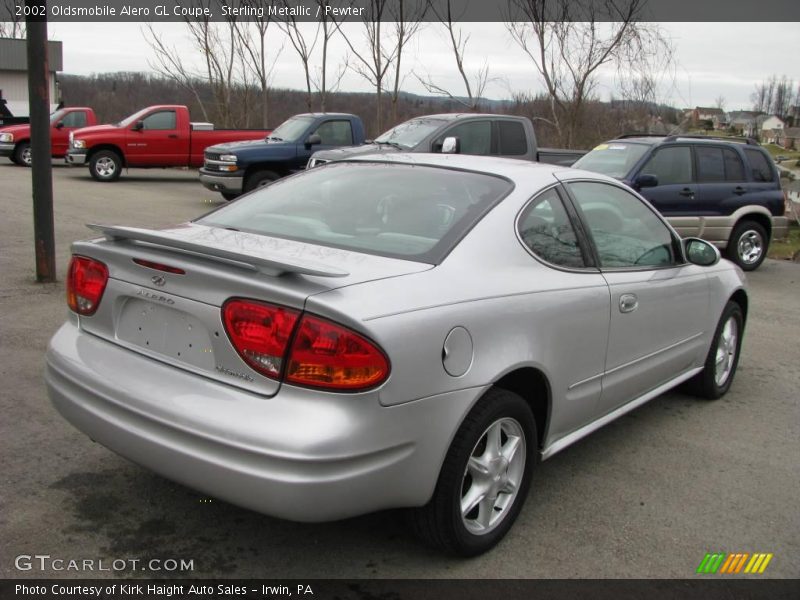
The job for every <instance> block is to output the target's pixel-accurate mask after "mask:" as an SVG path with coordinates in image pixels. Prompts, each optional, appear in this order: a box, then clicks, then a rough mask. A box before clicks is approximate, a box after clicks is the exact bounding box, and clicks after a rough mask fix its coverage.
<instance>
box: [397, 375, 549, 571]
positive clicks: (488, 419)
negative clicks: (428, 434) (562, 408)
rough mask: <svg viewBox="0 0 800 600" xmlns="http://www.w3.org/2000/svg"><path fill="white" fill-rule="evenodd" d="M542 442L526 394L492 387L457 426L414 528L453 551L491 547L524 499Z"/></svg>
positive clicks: (416, 513)
mask: <svg viewBox="0 0 800 600" xmlns="http://www.w3.org/2000/svg"><path fill="white" fill-rule="evenodd" d="M537 448H538V445H537V439H536V423H535V421H534V418H533V414H532V412H531V409H530V407H529V406H528V404H527V403H526V402H525V400H523V399H522V398H521V397H520V396H518V395H517V394H515V393H513V392H509V391H507V390H503V389H499V388H495V389H491V390H489V391H488V392H487V393H486V394H485V395H484V397H483V398H481V399H480V400H479V401H478V403H477V404H476V405H475V407H474V408H473V409H472V410H471V411H470V413H469V414H468V415H467V417H466V418H465V419H464V422H463V423H462V425H461V427H460V428H459V430H458V431H457V432H456V435H455V437H454V438H453V441H452V443H451V444H450V448H449V450H448V451H447V455H446V457H445V460H444V464H443V465H442V470H441V472H440V474H439V480H438V481H437V483H436V489H435V491H434V493H433V498H431V500H430V502H428V504H427V505H425V506H423V507H422V508H418V509H414V510H413V511H412V512H411V513H410V514H409V517H410V522H411V527H412V529H413V530H414V532H415V533H416V534H417V535H418V536H419V537H420V538H422V539H423V541H425V542H427V543H428V544H430V545H432V546H435V547H438V548H439V549H441V550H444V551H446V552H449V553H452V554H457V555H461V556H475V555H477V554H481V553H483V552H486V551H487V550H489V549H491V548H492V547H494V546H495V545H496V544H497V543H498V542H499V541H500V540H501V539H503V537H504V536H505V535H506V533H508V531H509V529H511V526H512V525H513V524H514V521H515V520H516V518H517V516H518V515H519V512H520V510H521V509H522V505H523V504H524V503H525V498H526V496H527V495H528V489H529V487H530V482H531V475H532V472H533V468H534V464H535V462H536V453H537Z"/></svg>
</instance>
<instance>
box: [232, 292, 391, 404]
mask: <svg viewBox="0 0 800 600" xmlns="http://www.w3.org/2000/svg"><path fill="white" fill-rule="evenodd" d="M222 320H223V323H224V325H225V331H227V333H228V337H229V338H230V340H231V343H232V344H233V347H234V348H235V349H236V352H238V353H239V356H241V357H242V360H244V361H245V362H246V363H247V364H248V365H250V367H252V368H253V369H255V370H256V371H258V372H259V373H261V374H262V375H265V376H267V377H269V378H271V379H280V378H281V376H282V375H283V376H284V378H285V379H286V381H287V382H290V383H295V384H298V385H303V386H309V387H316V388H322V389H329V390H341V391H357V390H363V389H367V388H371V387H375V386H377V385H379V384H381V383H383V382H384V381H386V378H387V377H388V376H389V361H388V359H387V358H386V356H385V355H384V353H383V352H382V351H381V350H380V349H379V348H378V347H377V346H376V345H375V344H373V343H372V342H370V341H369V340H368V339H366V338H365V337H363V336H361V335H359V334H357V333H355V332H354V331H351V330H350V329H347V328H346V327H343V326H341V325H337V324H336V323H332V322H331V321H327V320H325V319H321V318H319V317H314V316H311V315H303V317H302V318H300V311H297V310H294V309H291V308H286V307H283V306H277V305H275V304H268V303H266V302H258V301H256V300H243V299H238V298H237V299H233V300H228V301H227V302H226V303H225V304H224V306H223V307H222ZM298 320H299V323H298ZM290 342H291V347H289V344H290Z"/></svg>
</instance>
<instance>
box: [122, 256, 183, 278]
mask: <svg viewBox="0 0 800 600" xmlns="http://www.w3.org/2000/svg"><path fill="white" fill-rule="evenodd" d="M133 262H135V263H136V264H137V265H141V266H143V267H147V268H148V269H155V270H156V271H164V272H165V273H174V274H175V275H186V271H184V270H183V269H180V268H178V267H171V266H169V265H164V264H161V263H157V262H153V261H152V260H145V259H143V258H134V259H133Z"/></svg>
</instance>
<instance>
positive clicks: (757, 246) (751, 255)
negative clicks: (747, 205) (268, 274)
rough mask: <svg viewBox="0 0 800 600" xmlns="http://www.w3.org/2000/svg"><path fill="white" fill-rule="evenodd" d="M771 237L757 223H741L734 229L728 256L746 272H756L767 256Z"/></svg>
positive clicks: (727, 249)
mask: <svg viewBox="0 0 800 600" xmlns="http://www.w3.org/2000/svg"><path fill="white" fill-rule="evenodd" d="M768 245H769V237H768V236H767V232H766V231H765V230H764V228H763V227H762V226H761V225H759V224H758V223H756V222H755V221H741V222H739V223H738V224H737V225H736V227H734V228H733V233H732V234H731V239H730V240H728V247H727V248H726V251H725V252H726V254H727V255H728V258H730V259H731V260H732V261H733V262H735V263H736V264H737V265H739V266H740V267H741V268H742V270H744V271H754V270H755V269H757V268H758V267H759V265H760V264H761V263H762V262H764V259H765V258H766V256H767V246H768Z"/></svg>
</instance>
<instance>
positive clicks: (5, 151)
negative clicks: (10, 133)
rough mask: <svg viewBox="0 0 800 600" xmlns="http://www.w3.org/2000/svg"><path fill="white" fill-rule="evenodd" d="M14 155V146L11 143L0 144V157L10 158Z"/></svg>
mask: <svg viewBox="0 0 800 600" xmlns="http://www.w3.org/2000/svg"><path fill="white" fill-rule="evenodd" d="M12 154H14V144H13V143H2V144H0V156H5V157H8V156H11V155H12Z"/></svg>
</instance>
